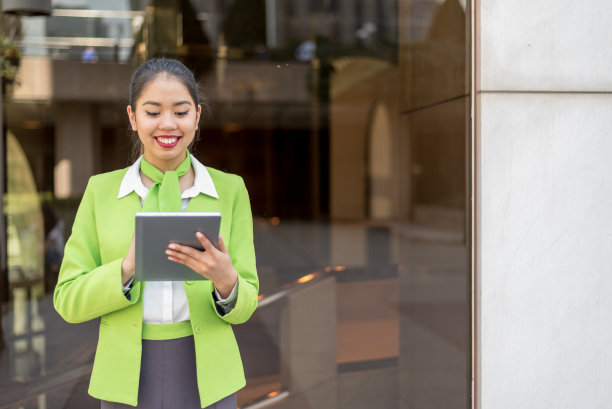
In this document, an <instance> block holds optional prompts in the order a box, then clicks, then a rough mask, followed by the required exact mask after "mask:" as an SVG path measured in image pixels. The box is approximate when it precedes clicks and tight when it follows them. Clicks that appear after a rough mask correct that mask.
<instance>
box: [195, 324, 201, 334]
mask: <svg viewBox="0 0 612 409" xmlns="http://www.w3.org/2000/svg"><path fill="white" fill-rule="evenodd" d="M193 331H194V332H195V333H196V334H199V333H200V331H201V329H200V324H196V325H194V326H193Z"/></svg>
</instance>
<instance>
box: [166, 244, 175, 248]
mask: <svg viewBox="0 0 612 409" xmlns="http://www.w3.org/2000/svg"><path fill="white" fill-rule="evenodd" d="M168 248H170V249H175V248H176V244H174V243H170V244H168Z"/></svg>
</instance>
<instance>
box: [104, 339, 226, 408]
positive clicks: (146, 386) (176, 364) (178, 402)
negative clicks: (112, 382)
mask: <svg viewBox="0 0 612 409" xmlns="http://www.w3.org/2000/svg"><path fill="white" fill-rule="evenodd" d="M236 406H237V403H236V394H235V393H233V394H231V395H229V396H227V397H225V398H223V399H221V400H220V401H218V402H216V403H213V404H212V405H210V406H207V407H206V408H205V409H236ZM100 407H101V409H133V408H134V406H130V405H125V404H123V403H115V402H107V401H104V400H103V401H101V406H100ZM136 408H138V409H176V408H181V409H201V407H200V395H199V393H198V385H197V380H196V366H195V346H194V343H193V336H188V337H183V338H176V339H166V340H161V341H158V340H148V339H143V340H142V361H141V367H140V386H139V387H138V406H136Z"/></svg>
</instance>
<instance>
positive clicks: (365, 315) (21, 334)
mask: <svg viewBox="0 0 612 409" xmlns="http://www.w3.org/2000/svg"><path fill="white" fill-rule="evenodd" d="M506 3H508V2H506ZM506 3H503V4H502V2H495V1H492V0H472V1H471V2H470V1H469V0H384V1H375V0H318V1H306V0H233V1H219V0H131V1H129V0H113V1H101V0H55V1H53V13H52V15H51V16H49V17H19V18H14V17H7V16H5V17H3V21H2V24H3V26H2V40H3V43H2V46H3V56H5V55H8V54H5V53H8V52H9V51H11V50H17V51H18V54H19V55H20V58H18V59H13V60H12V63H13V65H14V68H15V69H16V70H18V71H17V75H16V76H11V75H9V74H7V73H8V71H5V69H4V65H3V77H4V78H3V95H2V96H3V105H2V106H3V112H2V118H3V122H4V145H3V146H4V148H3V155H2V156H3V161H4V165H3V175H4V176H3V178H2V179H4V188H3V198H4V201H3V204H4V207H3V210H4V219H3V225H2V233H3V235H4V237H5V240H4V244H3V246H2V254H3V257H2V261H3V269H2V273H1V276H0V296H1V300H2V304H1V305H2V308H1V310H0V312H1V314H2V325H1V326H0V328H1V330H2V332H1V333H0V335H1V337H0V338H1V339H0V366H1V369H0V370H1V373H2V377H1V378H0V379H1V380H0V391H1V393H0V407H7V408H9V407H10V408H13V407H14V408H20V407H23V408H41V409H42V408H64V407H68V408H72V407H79V408H89V407H92V408H93V407H98V406H99V404H98V402H96V401H95V400H94V399H92V398H90V397H89V396H88V395H87V393H86V390H87V383H88V378H89V372H90V370H91V363H92V362H93V356H94V353H95V345H96V340H97V326H98V322H97V321H96V320H94V321H91V322H88V323H84V324H78V325H71V324H67V323H65V322H63V321H62V320H61V318H60V317H59V316H57V314H56V313H55V311H54V310H53V306H52V291H53V288H54V285H55V281H56V280H57V271H58V267H59V264H60V263H61V258H62V252H63V244H64V243H65V240H66V239H67V237H68V236H69V234H70V228H71V224H72V221H73V219H74V214H75V212H76V209H77V207H78V204H79V201H80V197H81V195H82V193H83V190H84V188H85V186H86V184H87V181H88V179H89V177H90V176H92V175H94V174H97V173H101V172H106V171H110V170H114V169H118V168H122V167H126V166H129V164H130V163H132V161H133V159H134V158H133V155H132V152H131V143H130V138H131V137H132V136H131V135H130V133H129V131H128V121H127V117H126V114H125V109H126V105H127V93H128V86H129V81H130V76H131V73H132V72H133V70H134V69H135V68H136V67H137V66H138V65H139V64H140V63H141V62H142V61H144V60H146V59H148V58H154V57H162V56H163V57H168V58H177V59H180V60H181V61H183V62H184V63H185V64H186V65H188V66H189V67H190V68H192V69H193V70H194V72H195V73H196V75H197V77H198V78H199V80H200V84H201V88H202V89H201V91H202V93H203V94H205V95H206V97H207V100H208V104H207V106H206V107H205V110H204V111H205V115H203V117H205V118H203V120H202V123H201V128H202V133H201V137H200V140H199V141H198V142H197V143H196V145H195V146H194V151H193V152H194V154H195V155H196V157H198V158H199V159H200V160H201V161H202V162H203V163H205V164H206V165H208V166H212V167H215V168H218V169H221V170H224V171H228V172H232V173H237V174H240V175H241V176H242V177H243V178H244V179H245V183H246V185H247V188H248V189H249V193H250V197H251V205H252V209H253V214H254V216H255V222H254V231H255V241H256V242H255V244H256V250H257V259H258V272H259V275H260V280H261V295H260V298H261V300H260V306H259V308H258V311H257V312H256V314H255V315H254V316H253V318H252V319H251V320H250V321H249V322H248V323H247V324H244V325H240V326H236V327H235V328H234V331H235V333H236V336H237V339H238V342H239V345H240V348H241V351H242V354H243V358H244V363H245V370H246V375H247V387H246V388H245V389H243V390H242V391H240V392H239V395H238V396H239V406H240V407H241V408H248V407H250V408H256V407H257V408H261V407H270V408H319V407H325V408H383V409H387V408H389V409H395V408H462V409H463V408H471V407H475V408H496V409H498V408H506V407H507V408H516V407H521V408H542V407H551V408H552V407H555V408H556V407H566V406H567V407H578V406H585V405H586V406H587V407H592V408H604V407H607V406H606V405H607V400H608V399H607V392H606V391H607V384H608V380H609V376H608V372H609V371H607V370H606V369H607V367H609V365H608V362H609V360H608V359H607V356H608V353H607V349H606V348H605V346H604V345H605V342H606V340H607V330H606V327H607V325H606V324H607V321H608V320H607V318H608V315H609V310H610V308H607V306H608V301H607V297H606V296H605V294H606V293H607V291H606V290H607V288H608V287H609V284H608V281H609V280H608V279H607V276H608V275H607V274H606V268H607V267H606V266H607V263H606V261H607V258H608V256H607V254H608V253H609V252H607V251H606V245H607V244H609V243H610V238H609V233H608V232H609V229H608V228H607V227H608V224H609V219H610V218H609V217H606V216H607V212H606V210H607V209H608V208H609V202H610V195H608V194H607V189H606V188H605V186H606V184H605V179H604V178H605V177H606V176H607V174H608V173H609V172H608V170H609V169H610V164H609V163H610V161H609V160H607V159H608V158H607V153H609V152H610V151H611V148H612V145H611V144H612V142H609V141H608V140H609V139H610V138H608V137H607V132H606V131H607V128H608V127H607V125H608V124H609V122H610V119H609V118H610V115H608V114H607V98H608V93H609V89H608V88H610V82H611V81H610V79H609V75H607V71H606V69H607V68H608V67H609V65H610V61H612V55H611V53H610V52H609V51H608V48H607V47H605V46H604V44H606V42H605V41H606V40H608V39H610V37H611V36H612V32H611V30H610V29H608V28H607V27H608V25H607V24H606V21H607V19H608V16H609V13H610V11H612V9H611V8H610V7H609V6H608V5H607V3H605V2H604V1H603V0H596V1H595V3H590V4H589V5H584V4H580V3H576V2H570V1H566V0H563V1H560V2H559V1H555V2H553V1H552V0H538V1H537V2H527V1H522V0H521V1H519V2H514V3H508V4H506ZM608 9H610V10H608ZM595 50H597V52H595ZM5 60H6V61H8V59H6V58H5ZM599 182H601V183H599Z"/></svg>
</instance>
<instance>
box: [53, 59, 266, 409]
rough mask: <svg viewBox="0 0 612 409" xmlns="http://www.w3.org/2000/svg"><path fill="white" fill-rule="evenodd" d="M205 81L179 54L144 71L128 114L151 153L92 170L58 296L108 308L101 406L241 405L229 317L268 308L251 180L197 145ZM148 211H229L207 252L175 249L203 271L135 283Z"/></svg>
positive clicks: (69, 312) (71, 304) (181, 259)
mask: <svg viewBox="0 0 612 409" xmlns="http://www.w3.org/2000/svg"><path fill="white" fill-rule="evenodd" d="M196 90H197V85H196V82H195V79H194V77H193V74H192V73H191V71H189V70H188V69H187V68H186V67H185V66H184V65H183V64H182V63H180V62H178V61H176V60H166V59H155V60H150V61H147V62H145V63H144V64H143V65H142V66H141V67H139V68H138V69H137V70H136V72H135V73H134V75H133V76H132V82H131V88H130V103H129V106H128V107H127V114H128V117H129V120H130V124H131V126H132V130H133V131H134V132H135V133H136V134H137V135H138V139H137V142H138V149H139V151H140V152H141V153H142V156H140V157H139V158H138V160H136V162H135V163H134V164H133V165H132V166H130V167H129V168H126V169H121V170H117V171H114V172H109V173H104V174H101V175H97V176H94V177H92V178H91V179H90V181H89V184H88V186H87V189H86V191H85V194H84V196H83V200H82V202H81V204H80V206H79V210H78V212H77V216H76V219H75V222H74V227H73V231H72V235H71V237H70V239H69V240H68V242H67V244H66V250H65V257H64V261H63V263H62V267H61V270H60V276H59V279H58V284H57V287H56V289H55V294H54V304H55V308H56V309H57V311H58V312H59V313H60V315H62V317H63V318H64V319H65V320H66V321H68V322H82V321H87V320H91V319H93V318H97V317H101V323H100V336H99V341H98V348H97V351H96V358H95V362H94V368H93V372H92V376H91V382H90V386H89V393H90V394H91V395H92V396H94V397H96V398H98V399H100V400H101V406H102V408H122V407H128V405H131V406H137V407H138V408H153V407H158V404H159V402H164V403H163V404H164V405H165V406H167V407H180V408H186V409H189V408H205V407H206V408H208V407H210V408H212V407H213V406H212V405H214V407H215V408H220V409H235V408H236V391H237V390H238V389H240V388H242V387H243V386H244V385H245V377H244V371H243V368H242V361H241V358H240V353H239V351H238V346H237V344H236V339H235V338H234V334H233V331H232V328H231V326H230V325H228V324H240V323H243V322H245V321H246V320H248V319H249V317H250V316H251V314H252V313H253V311H254V310H255V307H256V306H257V294H258V289H259V282H258V279H257V272H256V268H255V252H254V246H253V223H252V218H251V209H250V204H249V203H250V202H249V198H248V193H247V191H246V188H245V186H244V182H243V181H242V178H240V177H238V176H236V175H230V174H226V173H223V172H220V171H218V170H215V169H212V168H208V167H205V166H203V165H202V164H201V163H200V162H198V161H197V160H196V159H195V158H194V157H193V156H191V155H190V154H189V151H188V148H189V147H190V145H191V144H192V143H193V141H194V139H195V137H196V134H197V131H198V122H199V120H200V114H201V111H202V108H201V107H200V104H199V100H198V96H197V91H196ZM141 210H144V211H147V212H150V211H162V212H168V211H172V212H180V211H194V212H206V211H209V212H210V211H215V212H219V213H221V215H222V220H221V226H220V236H219V238H218V242H219V245H218V248H215V247H214V246H213V245H212V244H211V243H210V241H209V240H208V238H206V237H205V236H204V235H202V234H199V235H196V239H197V240H199V241H200V243H201V244H202V247H203V248H204V249H205V250H204V251H199V250H196V249H193V248H191V247H186V246H181V245H178V244H176V243H170V244H169V245H168V248H167V249H166V250H165V254H166V256H167V257H168V259H169V260H171V261H173V262H175V263H177V264H183V265H186V266H188V267H189V268H191V269H192V270H194V271H195V272H196V273H198V274H200V275H201V276H202V277H203V278H204V280H201V281H197V282H184V283H183V282H181V281H156V282H147V283H146V291H145V285H144V284H145V283H143V282H137V281H134V270H135V254H134V253H135V251H134V249H135V238H134V215H135V213H136V212H138V211H141ZM145 254H146V249H145ZM230 254H231V256H230ZM100 293H104V294H105V296H104V297H100V296H99V294H100ZM161 368H163V372H164V376H163V377H159V376H158V375H159V374H160V371H161ZM217 369H222V370H223V376H217V375H218V374H217V373H216V372H215V370H217ZM162 378H163V379H162Z"/></svg>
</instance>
